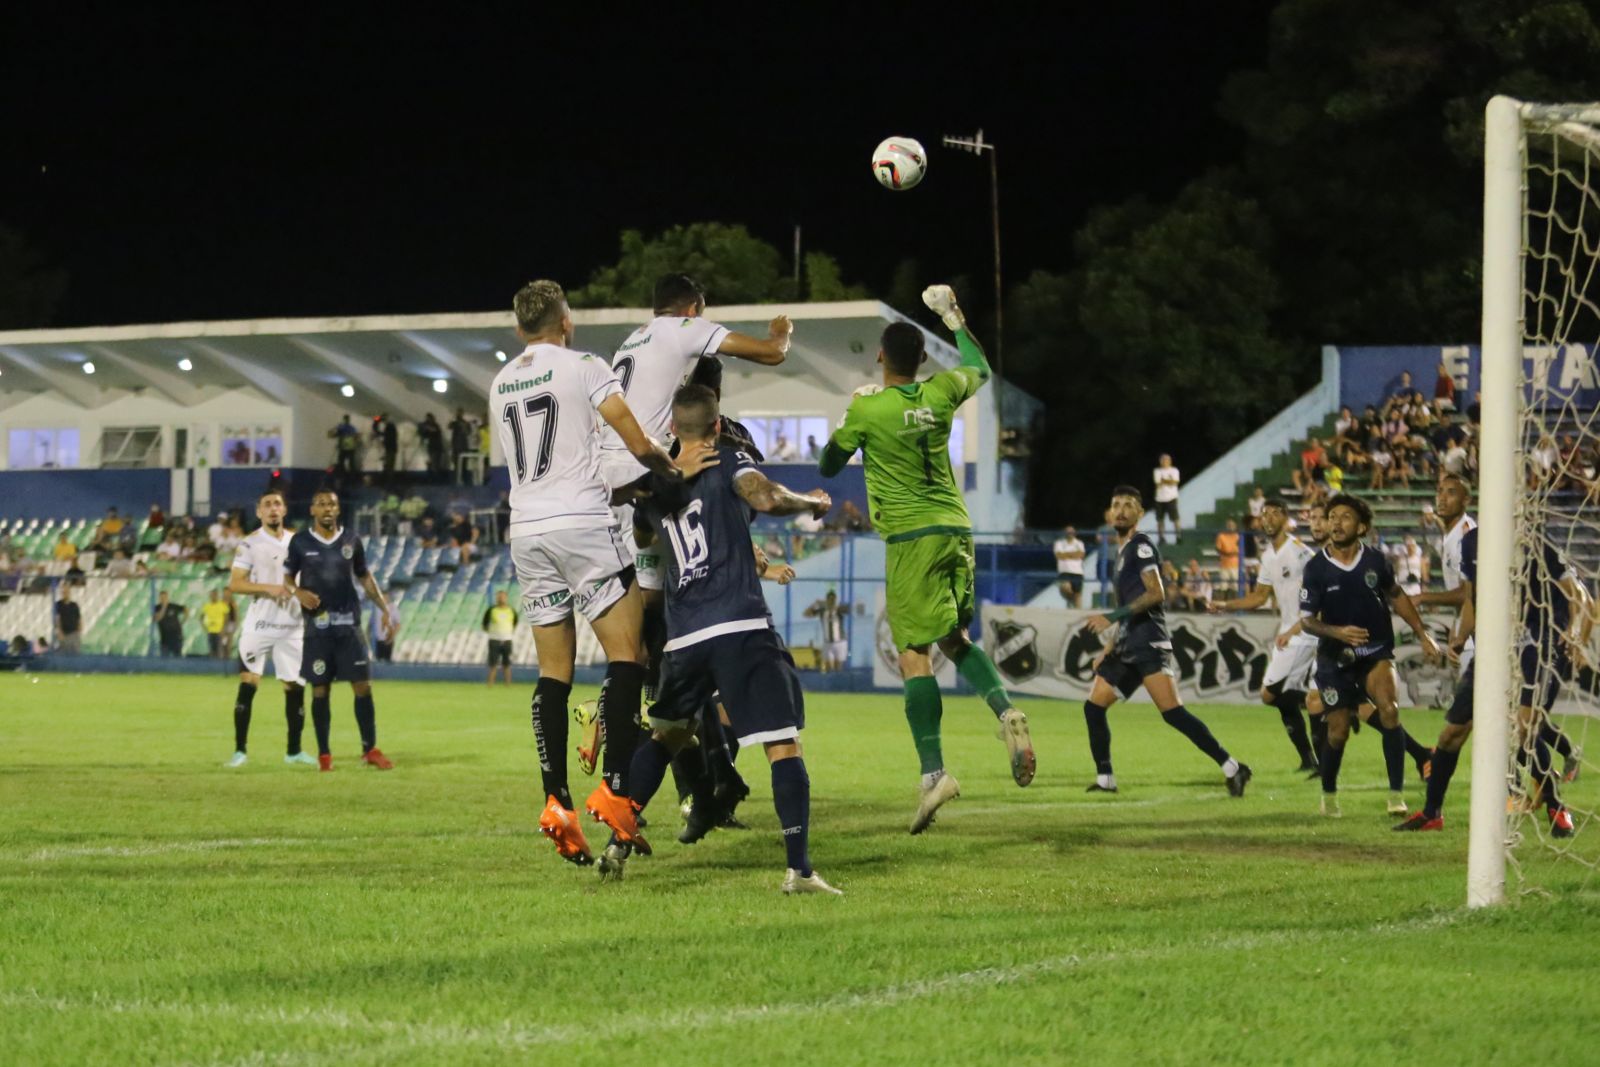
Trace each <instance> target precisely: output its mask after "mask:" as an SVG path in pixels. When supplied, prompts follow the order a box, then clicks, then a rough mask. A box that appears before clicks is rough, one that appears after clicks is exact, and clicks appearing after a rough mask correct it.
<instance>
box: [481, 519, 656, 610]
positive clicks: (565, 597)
mask: <svg viewBox="0 0 1600 1067" xmlns="http://www.w3.org/2000/svg"><path fill="white" fill-rule="evenodd" d="M511 562H512V563H514V564H515V565H516V568H517V580H518V581H519V582H521V583H522V614H523V618H524V619H525V620H526V621H527V622H528V623H530V624H531V625H534V626H549V625H552V624H554V623H558V622H560V621H561V620H563V619H566V618H569V617H570V616H571V615H572V607H573V605H574V604H576V605H577V607H578V610H579V611H581V612H583V615H584V618H586V619H588V620H589V621H590V622H593V621H594V620H595V619H597V618H599V617H600V615H602V614H604V612H605V610H606V609H607V608H609V607H610V606H611V605H613V604H615V603H616V602H617V601H619V600H621V599H622V595H623V594H624V593H626V592H627V591H628V590H627V587H626V586H624V585H623V584H622V581H621V580H620V578H619V577H618V576H619V575H620V574H621V573H622V572H623V571H625V570H627V569H628V567H629V565H630V564H631V563H632V560H630V559H629V558H628V555H627V553H626V550H625V549H624V548H623V546H622V538H621V537H619V536H618V534H617V528H616V527H615V526H607V527H604V528H596V527H592V526H591V527H586V528H580V529H573V530H553V531H551V532H550V533H544V534H529V535H526V536H523V537H513V538H512V539H511Z"/></svg>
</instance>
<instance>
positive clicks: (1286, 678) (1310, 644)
mask: <svg viewBox="0 0 1600 1067" xmlns="http://www.w3.org/2000/svg"><path fill="white" fill-rule="evenodd" d="M1316 669H1317V643H1316V642H1315V641H1301V640H1299V639H1298V638H1297V639H1295V640H1292V641H1290V642H1289V647H1288V648H1279V647H1278V646H1277V645H1273V646H1272V659H1270V660H1269V661H1268V662H1267V673H1266V676H1265V677H1263V678H1262V679H1261V684H1262V685H1263V686H1266V687H1268V688H1271V687H1272V686H1275V685H1279V684H1280V683H1281V684H1282V686H1283V688H1284V689H1293V690H1295V691H1296V692H1300V693H1309V692H1311V690H1312V674H1313V672H1315V671H1316Z"/></svg>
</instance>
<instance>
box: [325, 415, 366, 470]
mask: <svg viewBox="0 0 1600 1067" xmlns="http://www.w3.org/2000/svg"><path fill="white" fill-rule="evenodd" d="M328 436H329V437H331V438H333V463H334V469H335V470H337V471H338V472H339V473H340V474H355V473H356V467H357V464H356V456H357V455H358V454H359V453H360V451H361V431H360V430H358V429H356V426H355V423H353V422H351V421H350V416H349V415H346V416H345V417H344V421H343V422H341V423H339V425H337V426H335V427H334V428H333V429H331V430H329V431H328Z"/></svg>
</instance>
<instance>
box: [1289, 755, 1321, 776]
mask: <svg viewBox="0 0 1600 1067" xmlns="http://www.w3.org/2000/svg"><path fill="white" fill-rule="evenodd" d="M1295 770H1297V771H1299V772H1300V773H1302V774H1307V773H1309V774H1315V775H1318V776H1319V777H1320V776H1321V774H1322V768H1321V767H1318V766H1317V761H1316V759H1314V758H1313V757H1310V756H1307V757H1306V758H1305V759H1302V760H1301V761H1300V766H1298V767H1296V768H1295Z"/></svg>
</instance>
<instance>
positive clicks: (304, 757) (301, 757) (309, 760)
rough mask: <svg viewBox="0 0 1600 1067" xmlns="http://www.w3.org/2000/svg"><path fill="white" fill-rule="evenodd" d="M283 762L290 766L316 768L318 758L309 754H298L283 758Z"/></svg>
mask: <svg viewBox="0 0 1600 1067" xmlns="http://www.w3.org/2000/svg"><path fill="white" fill-rule="evenodd" d="M283 762H285V763H287V764H289V765H290V766H294V765H295V764H301V765H303V766H306V767H315V766H316V765H317V757H315V756H313V755H312V754H311V753H309V752H296V753H295V754H294V755H292V756H285V757H283Z"/></svg>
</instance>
